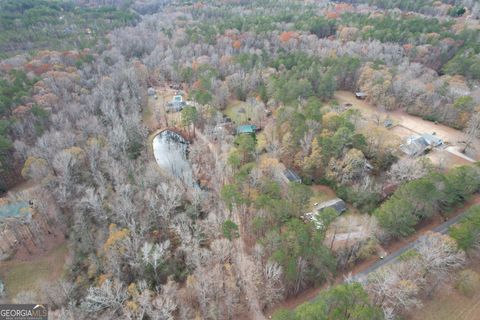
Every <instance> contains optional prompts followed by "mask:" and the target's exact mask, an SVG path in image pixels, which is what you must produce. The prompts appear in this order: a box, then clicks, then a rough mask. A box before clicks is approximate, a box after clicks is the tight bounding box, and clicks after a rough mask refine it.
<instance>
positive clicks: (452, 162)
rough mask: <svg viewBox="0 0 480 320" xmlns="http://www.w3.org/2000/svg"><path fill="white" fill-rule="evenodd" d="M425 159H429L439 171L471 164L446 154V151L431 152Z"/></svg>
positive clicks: (448, 153)
mask: <svg viewBox="0 0 480 320" xmlns="http://www.w3.org/2000/svg"><path fill="white" fill-rule="evenodd" d="M427 158H428V159H430V160H431V161H432V163H433V164H434V165H435V166H437V167H438V168H440V169H447V168H449V169H450V168H453V167H457V166H462V165H469V164H472V162H471V161H468V160H466V159H464V158H462V157H459V156H457V155H455V154H453V153H451V152H448V150H446V149H444V150H432V151H431V152H429V153H428V154H427Z"/></svg>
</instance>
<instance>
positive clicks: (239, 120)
mask: <svg viewBox="0 0 480 320" xmlns="http://www.w3.org/2000/svg"><path fill="white" fill-rule="evenodd" d="M224 113H225V114H226V115H227V117H229V118H230V119H232V121H233V122H235V124H237V125H240V124H246V123H249V122H250V121H248V118H251V119H254V116H255V114H254V110H253V107H252V106H251V105H249V104H248V103H245V102H243V101H238V100H236V101H232V102H231V103H230V104H229V105H228V107H227V109H225V111H224Z"/></svg>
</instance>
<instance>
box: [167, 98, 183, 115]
mask: <svg viewBox="0 0 480 320" xmlns="http://www.w3.org/2000/svg"><path fill="white" fill-rule="evenodd" d="M185 105H186V103H185V101H183V97H182V96H181V95H176V96H174V97H173V99H172V101H170V102H169V103H168V104H167V111H168V112H177V111H182V109H183V107H185Z"/></svg>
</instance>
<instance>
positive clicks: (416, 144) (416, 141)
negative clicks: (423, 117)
mask: <svg viewBox="0 0 480 320" xmlns="http://www.w3.org/2000/svg"><path fill="white" fill-rule="evenodd" d="M441 145H443V141H442V139H440V138H439V137H438V136H436V135H435V134H428V133H425V134H422V135H421V136H412V137H409V138H408V139H407V141H406V142H405V143H404V144H402V145H400V150H402V151H403V152H404V153H405V154H406V155H408V156H409V157H418V156H421V155H423V154H425V153H426V152H428V151H429V150H431V149H432V148H435V147H439V146H441Z"/></svg>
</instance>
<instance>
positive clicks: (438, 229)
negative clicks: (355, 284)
mask: <svg viewBox="0 0 480 320" xmlns="http://www.w3.org/2000/svg"><path fill="white" fill-rule="evenodd" d="M467 211H468V210H465V211H464V212H462V213H461V214H459V215H457V216H455V217H453V218H451V219H449V220H447V221H445V222H444V223H442V224H441V225H439V226H436V227H435V228H433V229H432V230H430V231H432V232H436V233H442V234H446V233H447V232H448V229H449V228H450V227H451V226H452V225H454V224H456V223H457V222H458V221H459V220H460V219H462V218H463V217H464V216H465V214H466V212H467ZM418 242H419V239H417V240H415V241H413V242H411V243H409V244H408V245H406V246H404V247H402V248H400V249H398V250H397V251H395V252H393V253H391V254H389V255H388V256H386V257H385V258H384V259H382V260H378V261H377V262H375V263H374V264H373V265H371V266H370V267H368V268H366V269H365V270H363V271H361V272H359V273H357V274H356V275H354V276H352V279H353V280H360V279H361V278H363V277H365V276H367V275H368V274H369V273H371V272H373V271H375V270H377V269H378V268H380V267H382V266H384V265H386V264H389V263H391V262H393V261H395V260H396V259H397V258H398V257H399V256H401V255H402V254H403V253H405V252H406V251H408V250H410V249H413V248H414V247H415V245H416V244H417V243H418Z"/></svg>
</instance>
